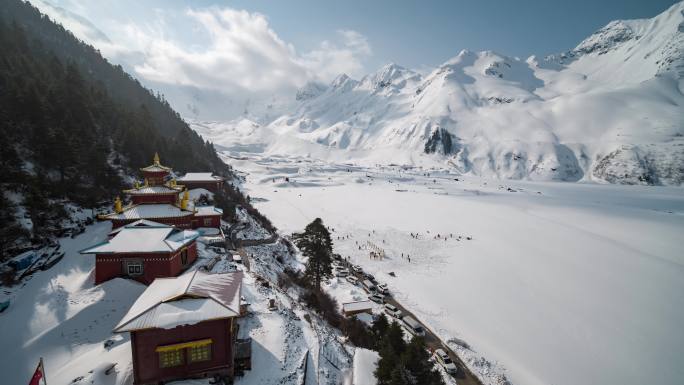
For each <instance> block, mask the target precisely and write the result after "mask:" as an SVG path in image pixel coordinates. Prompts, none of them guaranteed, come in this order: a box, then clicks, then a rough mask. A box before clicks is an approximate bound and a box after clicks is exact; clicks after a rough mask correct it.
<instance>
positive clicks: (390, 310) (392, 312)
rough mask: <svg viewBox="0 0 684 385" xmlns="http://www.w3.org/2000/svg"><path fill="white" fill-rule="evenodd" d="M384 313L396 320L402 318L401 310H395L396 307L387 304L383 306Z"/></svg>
mask: <svg viewBox="0 0 684 385" xmlns="http://www.w3.org/2000/svg"><path fill="white" fill-rule="evenodd" d="M385 313H387V315H389V316H392V317H394V318H396V319H401V317H402V316H403V314H401V310H399V309H397V307H396V306H394V305H392V304H389V303H386V304H385Z"/></svg>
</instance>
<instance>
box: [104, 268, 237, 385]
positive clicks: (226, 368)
mask: <svg viewBox="0 0 684 385" xmlns="http://www.w3.org/2000/svg"><path fill="white" fill-rule="evenodd" d="M241 287H242V272H239V271H238V272H232V273H222V274H211V273H206V272H201V271H198V270H197V271H194V272H190V273H187V274H184V275H182V276H180V277H177V278H160V279H157V280H155V281H154V282H152V284H151V285H150V286H149V287H148V288H147V289H146V290H145V291H144V292H143V293H142V295H140V297H139V298H138V299H137V300H136V301H135V303H134V304H133V306H132V307H131V309H130V310H129V311H128V313H126V315H125V316H124V317H123V319H122V320H121V321H120V322H119V324H118V325H117V326H116V327H115V328H114V332H116V333H125V332H129V333H130V335H131V348H132V349H131V350H132V354H133V383H134V384H135V385H145V384H159V383H162V382H167V381H174V380H180V379H189V378H205V377H221V378H224V379H231V378H232V377H233V374H234V354H235V353H234V352H235V340H236V335H237V325H236V323H235V319H236V318H237V317H238V316H239V314H240V290H241Z"/></svg>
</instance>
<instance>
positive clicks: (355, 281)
mask: <svg viewBox="0 0 684 385" xmlns="http://www.w3.org/2000/svg"><path fill="white" fill-rule="evenodd" d="M347 281H349V283H351V284H352V285H354V286H358V285H359V279H358V278H356V277H354V276H353V275H349V276H347Z"/></svg>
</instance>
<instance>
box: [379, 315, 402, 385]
mask: <svg viewBox="0 0 684 385" xmlns="http://www.w3.org/2000/svg"><path fill="white" fill-rule="evenodd" d="M379 344H380V346H379V348H380V350H379V352H380V360H378V366H377V368H376V369H375V378H377V379H378V385H390V384H391V383H392V382H391V381H392V377H393V376H396V375H397V374H394V373H393V372H394V371H395V369H396V368H397V367H398V366H399V365H400V364H401V359H400V358H401V355H402V354H403V353H404V350H405V349H406V342H405V341H404V332H403V330H401V326H399V324H398V323H396V322H392V323H391V324H390V325H389V326H388V327H387V330H386V332H385V334H384V337H383V338H382V339H381V340H380V343H379Z"/></svg>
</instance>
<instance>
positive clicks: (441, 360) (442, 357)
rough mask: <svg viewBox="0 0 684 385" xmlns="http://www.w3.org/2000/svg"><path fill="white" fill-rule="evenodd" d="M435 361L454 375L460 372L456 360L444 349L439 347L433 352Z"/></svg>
mask: <svg viewBox="0 0 684 385" xmlns="http://www.w3.org/2000/svg"><path fill="white" fill-rule="evenodd" d="M433 356H434V358H435V361H437V363H438V364H439V365H440V366H441V367H442V368H444V370H445V371H446V372H447V373H449V374H451V375H454V374H456V373H457V372H458V366H456V364H454V362H453V361H452V360H451V358H450V357H449V355H448V354H447V353H446V352H445V351H444V349H437V350H435V353H434V354H433Z"/></svg>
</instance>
